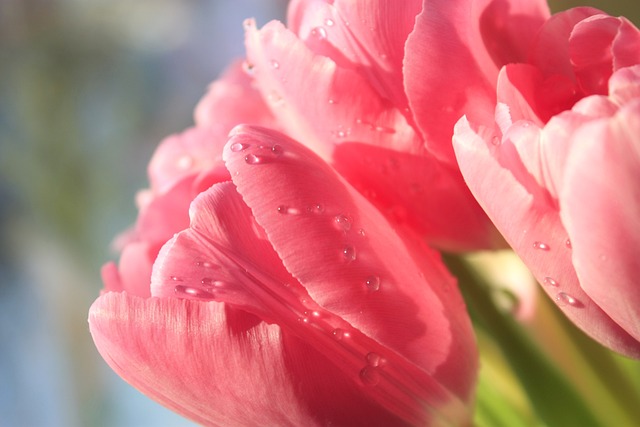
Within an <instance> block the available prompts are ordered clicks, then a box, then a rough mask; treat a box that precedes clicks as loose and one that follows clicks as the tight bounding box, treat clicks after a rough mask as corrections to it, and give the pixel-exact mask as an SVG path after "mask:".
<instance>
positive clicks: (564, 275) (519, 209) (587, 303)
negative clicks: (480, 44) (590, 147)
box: [454, 118, 640, 356]
mask: <svg viewBox="0 0 640 427" xmlns="http://www.w3.org/2000/svg"><path fill="white" fill-rule="evenodd" d="M492 132H493V131H492V130H488V129H482V128H479V129H477V130H474V129H472V128H471V126H470V124H469V122H468V121H467V120H466V118H463V119H461V120H460V122H459V123H458V124H457V125H456V128H455V134H454V147H455V149H456V155H457V158H458V162H459V164H460V169H461V170H462V173H463V175H464V177H465V180H466V181H467V183H468V185H469V187H470V189H471V191H472V192H473V194H474V195H475V196H476V198H477V199H478V200H479V201H480V204H481V205H482V207H483V208H484V209H485V211H486V212H487V214H488V215H489V217H490V218H491V219H492V220H493V222H494V223H495V225H496V227H497V228H498V230H500V231H501V232H502V233H503V235H504V236H505V238H506V240H507V241H508V243H509V244H510V245H511V247H512V248H513V249H514V250H515V251H516V252H517V253H518V255H519V256H520V257H521V258H522V259H523V261H524V262H525V263H526V264H527V266H528V267H529V268H530V269H531V271H532V272H533V274H534V275H535V277H536V279H537V280H538V282H540V283H541V284H542V285H543V286H542V287H543V289H544V290H545V291H546V292H547V294H548V295H549V296H550V297H551V298H552V299H553V300H554V301H555V302H556V303H557V304H558V306H559V307H560V309H561V310H562V311H563V312H564V313H565V314H566V315H567V317H568V318H569V319H571V320H572V321H573V322H574V323H575V324H576V325H578V326H579V327H580V328H581V329H583V330H584V331H585V332H586V333H587V334H589V335H591V336H592V337H593V338H594V339H596V340H598V341H600V342H602V343H604V344H606V345H608V346H609V347H611V348H613V349H614V350H616V351H619V352H621V353H623V354H628V355H636V356H638V355H640V343H639V342H638V341H637V340H635V339H634V338H633V337H632V336H630V335H629V334H628V333H627V332H626V331H625V330H624V329H623V328H621V327H620V326H619V325H618V324H617V323H615V322H614V321H613V320H612V319H611V318H610V317H609V316H608V315H607V313H605V312H604V311H603V310H602V309H601V308H600V307H599V306H598V305H597V304H595V303H594V302H593V300H592V299H591V298H590V297H589V295H588V294H587V293H585V291H584V290H583V289H582V288H581V286H580V283H579V281H578V277H577V276H576V272H575V270H574V268H573V264H572V256H573V253H572V249H571V247H572V241H571V240H570V237H569V235H568V233H567V232H566V230H565V229H564V227H563V225H562V222H561V220H560V216H559V212H558V207H557V206H556V205H555V204H554V201H553V198H552V197H551V195H550V194H549V193H548V192H547V190H546V189H544V188H543V187H542V186H540V185H539V184H538V183H537V182H536V179H535V178H534V177H532V176H531V175H530V174H531V172H530V171H529V170H528V169H527V167H526V166H525V164H524V163H523V162H524V160H525V155H524V154H523V155H522V157H521V156H520V155H519V154H518V151H517V150H516V147H514V142H513V139H516V136H519V137H520V138H527V139H529V144H531V143H533V142H535V140H536V139H535V138H537V137H535V138H534V139H531V135H532V134H530V133H528V132H522V131H519V133H517V134H514V135H511V136H510V138H509V139H508V140H505V142H503V143H502V144H499V145H494V144H492V142H491V141H492V136H491V135H492ZM523 142H524V141H523ZM522 145H525V144H524V143H523V144H522ZM529 164H530V163H529Z"/></svg>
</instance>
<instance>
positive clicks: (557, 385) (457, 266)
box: [444, 256, 601, 427]
mask: <svg viewBox="0 0 640 427" xmlns="http://www.w3.org/2000/svg"><path fill="white" fill-rule="evenodd" d="M444 260H445V262H446V263H447V265H448V266H449V268H450V270H451V271H452V272H453V273H454V274H455V275H457V277H458V279H459V280H460V287H461V289H462V290H463V293H464V294H465V299H466V302H467V305H468V306H469V308H470V310H471V311H472V312H473V313H474V315H475V316H476V317H477V319H478V320H479V321H481V322H482V323H483V324H484V325H485V327H486V328H487V330H488V331H490V333H491V334H492V336H493V338H494V339H495V340H496V342H497V343H498V345H499V346H500V349H501V351H502V352H503V354H504V356H505V358H506V359H507V361H508V363H509V364H510V366H511V368H512V369H513V371H514V373H515V374H516V375H517V377H518V379H519V380H520V382H521V384H522V386H523V388H524V390H525V392H526V393H527V396H528V398H529V400H530V402H531V405H532V406H533V408H534V410H535V412H536V414H537V415H538V416H539V417H540V419H541V420H542V421H543V422H544V423H546V424H547V425H548V426H581V427H598V426H601V424H600V423H599V422H598V421H597V419H596V417H594V415H593V414H592V412H591V410H590V409H589V407H587V405H586V404H585V402H584V401H583V400H582V399H581V397H580V395H579V394H578V393H577V392H576V390H575V388H574V387H573V386H572V385H571V383H569V382H568V381H567V380H566V377H565V376H564V375H562V373H561V372H560V371H559V370H558V369H557V368H556V367H555V365H553V364H552V363H551V362H550V361H549V359H548V358H547V357H546V356H545V355H544V354H543V353H542V352H541V351H540V350H539V349H538V347H537V346H536V345H535V344H534V343H533V341H532V340H531V339H530V338H529V336H528V334H527V333H526V331H525V330H524V329H523V328H522V327H521V326H520V325H519V324H518V323H516V322H515V320H514V319H513V318H512V317H511V316H509V315H507V314H506V313H504V312H502V311H501V310H499V309H498V308H497V307H496V305H495V304H494V302H493V300H492V298H491V297H490V293H489V286H488V284H486V283H485V282H484V280H483V279H482V278H481V277H480V276H479V275H478V274H475V272H474V270H473V268H472V267H471V266H470V265H469V264H468V263H467V262H466V261H465V260H463V259H461V258H456V257H452V256H445V257H444Z"/></svg>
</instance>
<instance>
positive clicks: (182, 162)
mask: <svg viewBox="0 0 640 427" xmlns="http://www.w3.org/2000/svg"><path fill="white" fill-rule="evenodd" d="M193 163H194V162H193V158H192V157H191V156H189V155H188V154H185V155H183V156H181V157H180V158H179V159H178V167H179V168H180V169H189V168H190V167H191V166H193Z"/></svg>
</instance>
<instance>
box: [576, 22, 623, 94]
mask: <svg viewBox="0 0 640 427" xmlns="http://www.w3.org/2000/svg"><path fill="white" fill-rule="evenodd" d="M619 26H620V21H619V20H618V19H617V18H613V17H611V16H607V15H595V16H591V17H589V18H586V19H584V20H582V21H580V22H578V23H577V24H576V25H575V27H574V28H573V31H572V32H571V37H570V38H569V56H570V58H571V64H572V65H573V70H574V73H575V74H576V77H577V79H578V84H579V85H580V88H581V90H582V92H583V93H585V94H587V95H592V94H599V95H606V94H607V83H608V82H609V77H611V74H612V73H613V71H614V70H613V52H612V49H611V45H612V43H613V40H614V38H615V36H616V34H617V32H618V28H619Z"/></svg>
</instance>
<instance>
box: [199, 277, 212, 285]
mask: <svg viewBox="0 0 640 427" xmlns="http://www.w3.org/2000/svg"><path fill="white" fill-rule="evenodd" d="M213 282H214V280H213V279H212V278H211V277H203V278H202V280H200V283H202V284H203V285H205V286H210V285H213Z"/></svg>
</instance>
